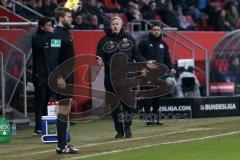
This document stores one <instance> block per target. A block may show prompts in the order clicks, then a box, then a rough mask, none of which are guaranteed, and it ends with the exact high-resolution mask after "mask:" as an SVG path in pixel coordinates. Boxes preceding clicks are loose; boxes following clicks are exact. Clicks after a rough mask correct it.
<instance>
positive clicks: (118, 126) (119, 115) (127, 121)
mask: <svg viewBox="0 0 240 160" xmlns="http://www.w3.org/2000/svg"><path fill="white" fill-rule="evenodd" d="M132 111H133V108H131V107H129V106H127V105H126V104H124V103H122V102H121V104H120V105H119V106H117V108H116V109H115V110H114V111H112V118H113V121H114V126H115V130H116V131H117V133H119V134H121V135H124V130H125V129H130V127H131V125H132V117H131V114H132Z"/></svg>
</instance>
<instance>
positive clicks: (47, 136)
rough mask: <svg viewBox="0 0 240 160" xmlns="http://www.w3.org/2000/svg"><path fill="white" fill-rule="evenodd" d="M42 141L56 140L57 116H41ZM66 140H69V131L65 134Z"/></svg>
mask: <svg viewBox="0 0 240 160" xmlns="http://www.w3.org/2000/svg"><path fill="white" fill-rule="evenodd" d="M41 139H42V141H43V142H44V143H53V142H58V138H57V116H42V138H41ZM66 140H67V142H70V133H69V131H67V134H66Z"/></svg>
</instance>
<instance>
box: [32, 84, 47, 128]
mask: <svg viewBox="0 0 240 160" xmlns="http://www.w3.org/2000/svg"><path fill="white" fill-rule="evenodd" d="M34 87H35V104H36V106H35V130H41V128H42V127H41V119H42V116H46V115H47V103H48V100H49V88H48V86H47V85H40V84H36V85H34Z"/></svg>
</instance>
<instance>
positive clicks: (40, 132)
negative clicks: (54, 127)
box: [33, 130, 42, 136]
mask: <svg viewBox="0 0 240 160" xmlns="http://www.w3.org/2000/svg"><path fill="white" fill-rule="evenodd" d="M33 135H35V136H37V135H42V131H41V130H35V131H34V132H33Z"/></svg>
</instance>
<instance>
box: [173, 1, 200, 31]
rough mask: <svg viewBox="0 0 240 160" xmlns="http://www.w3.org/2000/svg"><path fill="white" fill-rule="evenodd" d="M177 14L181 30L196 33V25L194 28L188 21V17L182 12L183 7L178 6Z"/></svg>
mask: <svg viewBox="0 0 240 160" xmlns="http://www.w3.org/2000/svg"><path fill="white" fill-rule="evenodd" d="M176 13H177V16H178V19H179V29H180V30H187V31H194V30H195V29H194V26H195V25H196V24H194V26H192V25H191V24H190V23H189V22H188V20H187V17H186V16H184V15H183V12H182V7H181V6H179V5H177V6H176Z"/></svg>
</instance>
